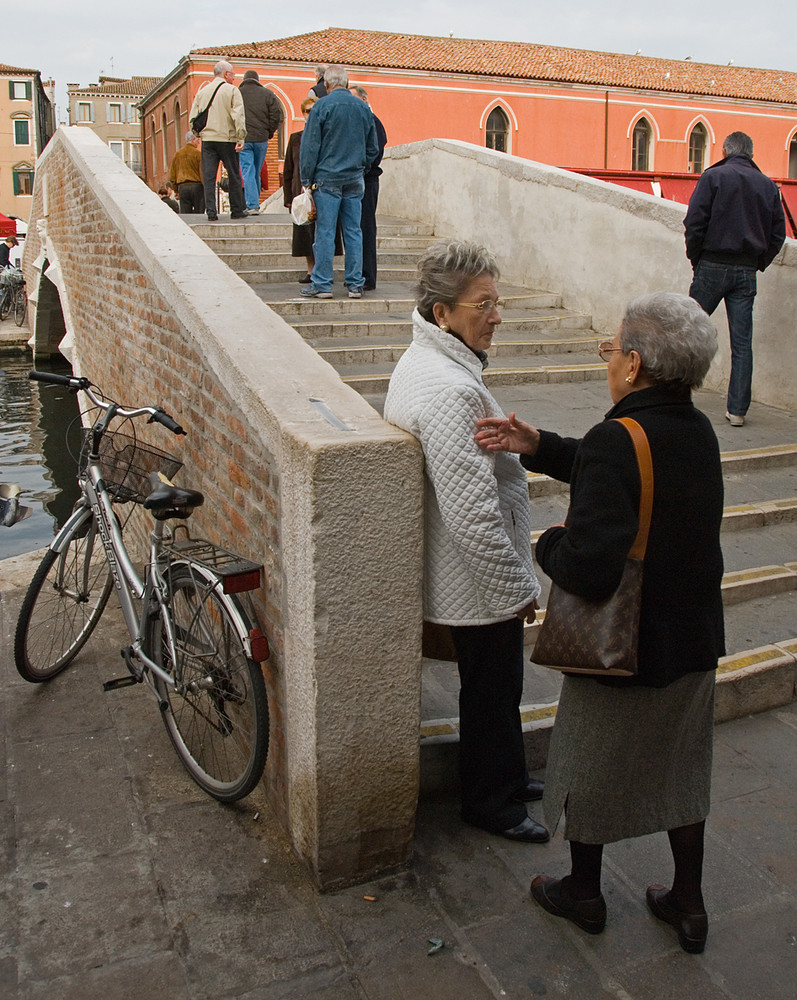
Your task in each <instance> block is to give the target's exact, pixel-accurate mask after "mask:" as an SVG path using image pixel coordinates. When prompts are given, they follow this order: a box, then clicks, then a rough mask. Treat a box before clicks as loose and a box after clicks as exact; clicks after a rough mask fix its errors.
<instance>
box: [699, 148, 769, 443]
mask: <svg viewBox="0 0 797 1000" xmlns="http://www.w3.org/2000/svg"><path fill="white" fill-rule="evenodd" d="M722 154H723V157H724V159H722V160H720V161H719V163H715V164H713V165H712V166H710V167H709V168H708V170H706V171H705V172H704V173H703V174H702V175H701V177H700V180H699V181H698V182H697V187H696V188H695V190H694V191H693V192H692V197H691V198H690V199H689V208H688V209H687V212H686V218H685V219H684V229H685V238H686V256H687V257H688V258H689V260H690V262H691V264H692V267H693V269H694V279H693V281H692V284H691V287H690V288H689V294H690V295H691V296H692V298H693V299H695V300H696V301H697V302H699V303H700V305H701V306H702V307H703V308H704V309H705V310H706V312H707V313H708V314H709V316H710V315H711V314H712V313H713V312H714V310H715V309H716V308H717V306H718V305H719V304H720V302H722V301H723V299H724V300H725V312H726V313H727V315H728V332H729V335H730V338H731V377H730V381H729V383H728V407H727V410H726V411H725V418H726V420H728V421H730V424H731V427H742V426H743V425H744V418H745V416H746V414H747V410H748V408H749V406H750V396H751V387H752V381H753V303H754V301H755V295H756V285H757V282H756V272H757V271H764V270H766V268H767V267H769V265H770V264H771V263H772V261H773V260H774V259H775V257H776V256H777V254H778V252H779V250H780V248H781V247H782V246H783V243H784V240H785V239H786V220H785V218H784V216H783V206H782V204H781V200H780V191H779V190H778V187H777V185H776V184H775V183H774V182H773V181H771V180H770V179H769V178H768V177H766V176H764V174H762V173H761V171H760V170H759V169H758V167H757V166H756V165H755V163H753V140H752V139H751V138H750V136H749V135H746V134H745V133H744V132H732V133H731V134H730V135H729V136H727V138H726V139H725V142H724V143H723V145H722Z"/></svg>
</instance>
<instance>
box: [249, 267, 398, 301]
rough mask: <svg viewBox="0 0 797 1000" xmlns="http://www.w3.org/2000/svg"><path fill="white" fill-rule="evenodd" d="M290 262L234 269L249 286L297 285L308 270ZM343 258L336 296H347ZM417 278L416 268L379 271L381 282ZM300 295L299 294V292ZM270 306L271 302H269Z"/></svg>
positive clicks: (338, 273) (263, 297)
mask: <svg viewBox="0 0 797 1000" xmlns="http://www.w3.org/2000/svg"><path fill="white" fill-rule="evenodd" d="M288 259H289V260H290V261H292V262H293V266H292V267H281V268H274V269H270V268H250V269H248V270H238V269H237V268H233V270H234V271H235V273H236V274H237V275H238V277H239V278H241V280H242V281H245V282H246V283H247V285H272V284H275V285H276V284H295V283H297V282H298V281H299V278H303V277H304V275H305V274H306V273H307V268H306V267H305V266H304V263H303V262H302V263H300V261H301V258H300V257H289V258H288ZM343 267H344V264H343V258H342V257H336V258H335V265H334V268H333V270H334V272H335V274H336V275H339V276H340V278H341V287H340V288H339V289H338V288H336V289H335V294H336V295H345V294H346V289H345V288H343V287H342V284H343V280H342V279H343ZM414 277H415V268H414V267H401V266H399V265H397V266H395V267H385V268H380V270H379V280H380V281H401V282H405V283H406V284H408V285H409V283H410V282H411V281H412V280H413V278H414ZM297 294H298V292H297ZM261 298H262V299H263V300H264V301H265V302H269V298H268V296H263V295H261ZM321 301H322V302H323V301H327V302H329V301H333V300H330V299H326V300H324V299H322V300H321ZM269 304H270V302H269Z"/></svg>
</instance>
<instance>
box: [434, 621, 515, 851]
mask: <svg viewBox="0 0 797 1000" xmlns="http://www.w3.org/2000/svg"><path fill="white" fill-rule="evenodd" d="M451 634H452V636H453V638H454V646H455V648H456V651H457V664H458V666H459V677H460V682H461V685H462V686H461V688H460V692H459V725H460V733H459V773H460V780H461V784H462V818H463V819H464V820H465V821H466V822H468V823H473V824H475V825H476V826H481V827H483V828H484V829H486V830H491V831H492V832H495V833H500V832H501V831H502V830H508V829H509V828H510V827H512V826H517V824H518V823H522V822H523V820H524V819H525V817H526V815H527V813H526V807H525V805H524V804H523V803H522V802H515V801H514V800H513V799H512V796H513V794H514V793H516V792H518V791H520V789H522V788H523V786H524V784H525V783H526V781H527V780H528V770H527V769H526V753H525V749H524V747H523V731H522V729H521V725H520V699H521V697H522V695H523V622H522V621H521V620H520V619H519V618H513V619H512V620H511V621H508V622H498V623H497V624H495V625H456V626H452V628H451Z"/></svg>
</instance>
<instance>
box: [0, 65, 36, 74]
mask: <svg viewBox="0 0 797 1000" xmlns="http://www.w3.org/2000/svg"><path fill="white" fill-rule="evenodd" d="M38 72H39V71H38V70H37V69H23V68H22V67H21V66H7V65H6V64H5V63H0V76H13V75H14V74H15V73H27V74H28V75H29V76H35V74H36V73H38Z"/></svg>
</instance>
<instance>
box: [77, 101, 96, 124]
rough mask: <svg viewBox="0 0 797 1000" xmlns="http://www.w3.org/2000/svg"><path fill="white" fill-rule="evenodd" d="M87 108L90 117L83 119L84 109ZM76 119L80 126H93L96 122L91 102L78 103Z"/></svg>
mask: <svg viewBox="0 0 797 1000" xmlns="http://www.w3.org/2000/svg"><path fill="white" fill-rule="evenodd" d="M83 108H86V109H87V113H88V117H87V118H84V117H83V112H82V109H83ZM75 117H76V118H77V121H78V123H79V124H89V125H90V124H91V122H93V121H94V109H93V107H92V103H91V101H78V102H77V107H76V108H75Z"/></svg>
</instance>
